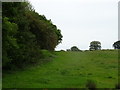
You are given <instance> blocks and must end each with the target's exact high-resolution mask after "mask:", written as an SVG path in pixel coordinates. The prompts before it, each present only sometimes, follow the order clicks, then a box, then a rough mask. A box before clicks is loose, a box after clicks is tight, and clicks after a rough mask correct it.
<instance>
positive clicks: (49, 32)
mask: <svg viewBox="0 0 120 90" xmlns="http://www.w3.org/2000/svg"><path fill="white" fill-rule="evenodd" d="M2 5H3V6H2V11H3V12H2V15H3V17H2V25H3V29H2V33H3V38H2V46H3V47H2V51H3V69H5V68H6V69H11V67H14V66H15V67H18V68H20V67H22V66H24V65H26V64H30V63H35V62H36V61H38V60H40V58H41V57H42V55H43V54H42V52H41V49H46V50H50V51H53V50H54V49H55V47H56V46H57V45H58V44H59V43H60V42H61V41H62V35H61V31H60V30H59V29H57V27H56V26H55V25H53V24H52V22H51V20H47V19H46V17H45V16H44V15H39V14H38V13H37V12H35V10H34V9H33V8H32V6H31V5H30V4H29V3H28V2H4V3H3V4H2Z"/></svg>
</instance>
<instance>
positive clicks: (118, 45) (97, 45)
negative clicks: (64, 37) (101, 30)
mask: <svg viewBox="0 0 120 90" xmlns="http://www.w3.org/2000/svg"><path fill="white" fill-rule="evenodd" d="M89 47H90V48H89V50H101V43H100V42H99V41H92V42H90V46H89ZM113 47H114V49H120V40H118V41H116V42H114V43H113ZM66 51H81V50H80V49H79V48H78V47H77V46H72V47H71V48H70V49H67V50H66Z"/></svg>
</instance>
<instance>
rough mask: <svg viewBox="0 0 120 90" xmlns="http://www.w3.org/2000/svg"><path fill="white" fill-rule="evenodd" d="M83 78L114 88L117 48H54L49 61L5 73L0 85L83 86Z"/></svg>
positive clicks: (37, 86)
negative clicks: (68, 50)
mask: <svg viewBox="0 0 120 90" xmlns="http://www.w3.org/2000/svg"><path fill="white" fill-rule="evenodd" d="M87 80H92V81H94V82H95V83H96V86H97V88H115V85H116V84H117V83H118V51H117V50H104V51H103V50H101V51H84V52H64V51H59V52H55V57H54V58H53V60H52V61H51V62H48V63H46V64H44V65H36V66H34V67H31V68H27V69H25V70H23V71H16V72H14V73H9V74H5V75H4V77H3V88H85V85H86V83H87Z"/></svg>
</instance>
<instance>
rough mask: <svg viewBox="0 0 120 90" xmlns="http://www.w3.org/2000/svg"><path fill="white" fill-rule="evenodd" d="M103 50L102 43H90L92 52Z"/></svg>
mask: <svg viewBox="0 0 120 90" xmlns="http://www.w3.org/2000/svg"><path fill="white" fill-rule="evenodd" d="M100 49H101V43H100V42H99V41H92V42H91V43H90V50H100Z"/></svg>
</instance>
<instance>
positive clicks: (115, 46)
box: [113, 40, 120, 49]
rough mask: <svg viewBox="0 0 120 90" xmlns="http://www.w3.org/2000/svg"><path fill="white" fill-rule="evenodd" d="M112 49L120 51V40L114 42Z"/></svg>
mask: <svg viewBox="0 0 120 90" xmlns="http://www.w3.org/2000/svg"><path fill="white" fill-rule="evenodd" d="M113 47H114V49H120V40H119V41H116V42H114V44H113Z"/></svg>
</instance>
